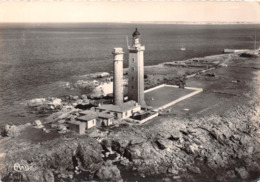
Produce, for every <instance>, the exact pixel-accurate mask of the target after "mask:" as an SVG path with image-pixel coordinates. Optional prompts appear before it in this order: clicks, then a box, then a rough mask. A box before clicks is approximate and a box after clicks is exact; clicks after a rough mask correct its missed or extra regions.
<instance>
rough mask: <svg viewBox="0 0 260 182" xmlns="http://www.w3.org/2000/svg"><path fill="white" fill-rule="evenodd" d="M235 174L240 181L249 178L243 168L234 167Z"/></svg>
mask: <svg viewBox="0 0 260 182" xmlns="http://www.w3.org/2000/svg"><path fill="white" fill-rule="evenodd" d="M235 172H236V174H237V175H238V177H240V178H241V179H248V178H249V177H250V176H249V173H248V172H247V170H246V168H245V167H239V168H238V167H236V168H235Z"/></svg>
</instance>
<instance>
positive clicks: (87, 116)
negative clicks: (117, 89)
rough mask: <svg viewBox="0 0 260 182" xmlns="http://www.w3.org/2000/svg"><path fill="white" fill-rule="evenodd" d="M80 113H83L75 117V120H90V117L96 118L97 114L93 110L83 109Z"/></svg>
mask: <svg viewBox="0 0 260 182" xmlns="http://www.w3.org/2000/svg"><path fill="white" fill-rule="evenodd" d="M80 114H84V115H83V116H80V117H77V118H76V119H77V120H80V121H90V120H92V119H96V118H98V114H97V113H96V112H94V111H88V110H87V111H83V112H81V113H80Z"/></svg>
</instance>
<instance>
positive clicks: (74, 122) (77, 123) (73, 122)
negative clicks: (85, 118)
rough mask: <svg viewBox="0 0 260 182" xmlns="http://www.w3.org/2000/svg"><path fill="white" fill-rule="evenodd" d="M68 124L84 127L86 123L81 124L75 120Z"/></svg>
mask: <svg viewBox="0 0 260 182" xmlns="http://www.w3.org/2000/svg"><path fill="white" fill-rule="evenodd" d="M68 123H69V124H76V125H82V126H83V125H84V124H86V123H84V122H80V121H75V120H73V121H68Z"/></svg>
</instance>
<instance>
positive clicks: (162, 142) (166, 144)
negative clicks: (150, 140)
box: [155, 140, 172, 150]
mask: <svg viewBox="0 0 260 182" xmlns="http://www.w3.org/2000/svg"><path fill="white" fill-rule="evenodd" d="M155 143H156V145H157V146H158V148H159V149H161V150H164V149H166V148H168V147H169V146H171V145H172V143H171V142H170V141H169V140H157V141H155Z"/></svg>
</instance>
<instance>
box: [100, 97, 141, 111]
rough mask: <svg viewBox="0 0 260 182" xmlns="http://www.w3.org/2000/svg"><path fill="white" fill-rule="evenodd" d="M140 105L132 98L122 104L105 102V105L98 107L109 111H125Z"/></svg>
mask: <svg viewBox="0 0 260 182" xmlns="http://www.w3.org/2000/svg"><path fill="white" fill-rule="evenodd" d="M138 106H139V105H138V103H136V102H135V101H133V100H131V101H128V102H125V103H123V104H120V105H113V104H104V105H101V106H100V107H98V108H99V109H104V110H108V111H116V112H125V111H128V110H131V109H134V108H136V107H138Z"/></svg>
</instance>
